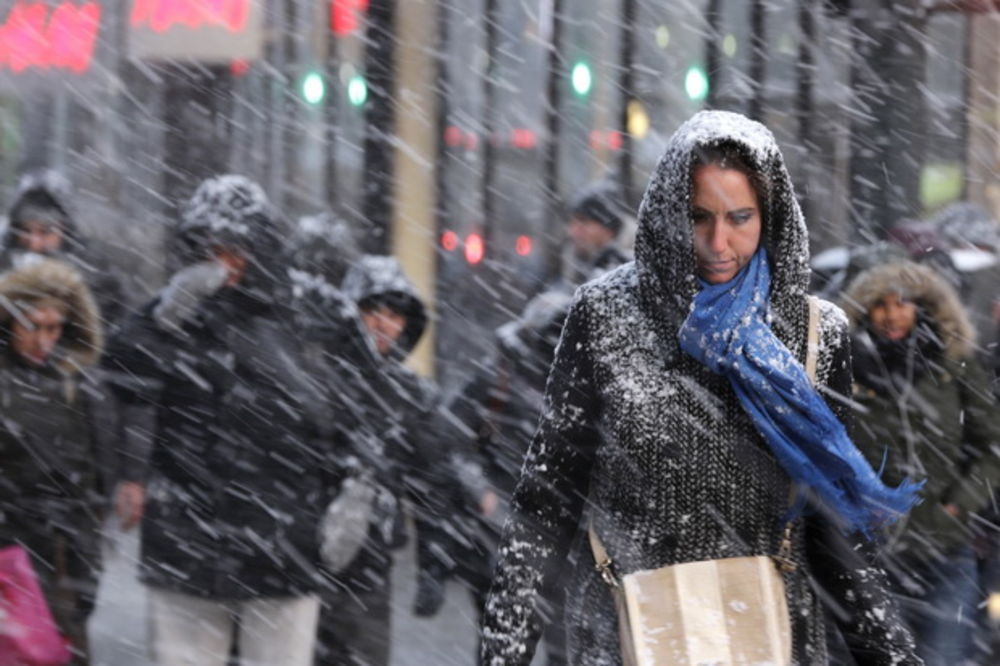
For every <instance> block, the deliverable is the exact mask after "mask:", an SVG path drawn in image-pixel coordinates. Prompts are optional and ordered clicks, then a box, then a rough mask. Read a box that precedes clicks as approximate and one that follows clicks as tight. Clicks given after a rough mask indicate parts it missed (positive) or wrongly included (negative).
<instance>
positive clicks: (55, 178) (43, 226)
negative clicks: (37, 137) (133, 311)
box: [0, 169, 126, 331]
mask: <svg viewBox="0 0 1000 666" xmlns="http://www.w3.org/2000/svg"><path fill="white" fill-rule="evenodd" d="M96 246H97V243H96V242H95V241H93V240H88V239H86V238H85V237H84V233H83V231H82V230H81V229H80V228H79V226H78V224H77V220H76V217H75V208H74V206H73V192H72V187H71V185H70V183H69V181H68V180H67V179H66V177H65V176H63V175H62V174H60V173H59V172H57V171H53V170H51V169H44V170H40V171H32V172H30V173H27V174H25V175H24V177H22V178H21V181H20V183H19V184H18V188H17V192H16V194H15V195H14V203H13V205H12V206H11V208H10V212H9V215H8V219H7V228H6V230H5V232H4V234H3V239H2V242H0V271H6V270H10V269H11V268H16V267H18V266H23V265H25V264H26V263H31V262H32V261H36V260H38V259H39V258H42V257H50V258H54V259H59V260H62V261H64V262H66V263H68V264H70V265H72V266H73V267H74V268H76V269H77V270H78V271H79V272H80V273H81V274H82V275H83V277H84V280H86V282H87V285H88V286H89V287H90V290H91V292H92V293H93V294H94V298H95V299H96V300H97V304H98V307H99V310H100V314H101V317H102V326H103V327H104V328H106V329H108V330H109V331H110V330H113V327H114V326H115V325H116V324H117V323H118V322H119V321H120V320H121V318H122V316H123V315H124V313H125V309H126V308H125V297H124V292H123V290H122V286H121V281H120V280H119V278H118V276H117V275H116V274H115V272H114V271H113V269H111V268H110V264H109V259H108V257H106V256H104V254H105V253H103V252H100V251H99V250H98V249H97V247H96Z"/></svg>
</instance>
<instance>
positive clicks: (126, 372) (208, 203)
mask: <svg viewBox="0 0 1000 666" xmlns="http://www.w3.org/2000/svg"><path fill="white" fill-rule="evenodd" d="M178 238H179V240H180V247H181V248H182V251H183V258H184V260H185V263H187V264H188V266H187V268H185V269H182V271H180V272H178V273H177V274H176V275H175V276H174V278H173V279H172V281H171V284H170V285H168V286H167V287H166V288H165V289H163V290H162V291H161V292H160V294H159V295H158V296H157V297H155V298H154V299H153V301H152V302H150V303H149V304H148V305H146V306H145V307H144V308H142V310H141V311H140V312H138V313H137V314H136V315H134V316H132V317H130V318H129V319H128V320H127V321H126V322H125V324H124V325H123V327H122V330H121V332H120V333H119V334H118V335H117V336H116V337H115V338H114V339H113V340H112V342H111V344H110V348H109V353H108V366H109V368H111V370H113V371H115V372H116V373H117V382H118V383H117V388H118V392H119V395H120V397H121V399H122V400H123V401H125V402H126V403H127V405H128V406H129V409H128V410H127V413H128V414H130V415H131V416H130V419H129V420H130V422H131V424H132V427H133V428H135V429H142V428H147V429H149V430H150V431H151V432H152V433H153V445H152V452H151V455H150V460H149V472H148V482H147V488H146V512H145V516H144V519H143V526H142V544H141V550H142V565H143V567H142V573H141V577H142V579H143V581H144V582H145V583H147V584H149V585H151V586H154V587H158V588H164V589H168V590H172V591H177V592H182V593H186V594H190V595H196V596H202V597H206V598H211V599H216V600H219V599H247V598H256V597H288V596H298V595H302V594H306V593H310V592H313V591H315V590H316V589H317V588H318V587H319V586H320V584H321V577H320V575H319V571H318V565H319V559H318V544H317V535H316V530H317V525H318V524H319V517H320V515H321V514H322V512H323V511H324V509H325V508H326V506H327V504H328V503H329V501H330V499H331V497H332V496H333V494H334V493H335V491H336V489H337V487H338V484H339V482H340V479H341V475H342V472H341V469H340V467H339V463H338V458H339V457H340V456H341V454H342V451H340V450H339V448H338V447H339V446H340V443H341V441H342V438H341V437H342V436H341V433H340V432H339V431H338V430H337V429H336V427H335V424H332V423H331V422H330V415H331V414H332V413H335V412H336V411H337V408H336V406H334V405H331V404H330V403H329V402H328V401H329V397H330V396H329V394H327V393H325V392H324V390H323V386H324V381H325V378H324V367H323V366H322V364H318V363H316V362H307V359H306V358H305V357H304V355H303V353H302V349H301V345H300V344H299V337H298V336H299V332H300V331H298V330H297V328H296V323H297V322H298V321H299V319H298V318H297V317H296V316H295V311H294V310H293V305H294V303H293V301H292V299H291V288H290V285H289V284H288V280H287V266H286V265H285V257H284V255H283V254H282V253H281V250H280V248H281V236H280V230H279V228H278V227H277V220H276V215H275V214H274V212H273V210H272V209H271V208H270V205H269V204H268V202H267V200H266V197H265V196H264V194H263V191H261V189H260V188H259V187H258V186H257V185H256V184H254V183H252V182H250V181H248V180H246V179H244V178H242V177H240V176H222V177H218V178H213V179H210V180H208V181H205V182H204V183H203V184H202V185H201V186H200V187H199V188H198V190H197V191H196V193H195V195H194V197H193V198H192V200H191V202H189V204H188V206H187V207H186V209H185V212H184V217H183V219H182V222H181V225H180V228H179V230H178ZM213 246H224V247H239V248H240V249H241V250H242V251H243V252H244V253H245V254H246V256H247V257H248V260H249V265H248V268H247V272H246V274H245V276H244V278H243V279H242V280H241V281H240V283H239V284H238V285H236V286H234V287H221V284H222V283H221V281H218V282H214V283H211V284H209V285H207V286H206V285H205V284H200V283H199V280H200V279H202V278H203V276H204V279H205V280H208V281H209V282H211V277H210V276H211V270H212V268H213V266H214V267H215V268H218V265H217V264H214V263H213V262H212V261H210V260H209V258H210V256H211V248H212V247H213ZM223 277H224V276H223ZM192 294H195V295H197V296H198V297H197V298H190V297H191V295H192Z"/></svg>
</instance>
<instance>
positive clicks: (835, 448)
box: [482, 111, 920, 666]
mask: <svg viewBox="0 0 1000 666" xmlns="http://www.w3.org/2000/svg"><path fill="white" fill-rule="evenodd" d="M808 281H809V269H808V239H807V234H806V228H805V223H804V220H803V218H802V214H801V212H800V210H799V207H798V204H797V202H796V199H795V196H794V193H793V190H792V185H791V180H790V178H789V176H788V173H787V171H786V170H785V166H784V162H783V159H782V157H781V153H780V151H779V149H778V147H777V144H776V142H775V140H774V137H773V135H772V134H771V132H769V131H768V130H767V129H766V128H764V127H763V126H762V125H760V124H759V123H756V122H753V121H751V120H749V119H747V118H744V117H743V116H740V115H737V114H733V113H726V112H719V111H708V112H701V113H698V114H696V115H695V116H694V117H693V118H692V119H691V120H689V121H688V122H687V123H685V124H684V125H683V126H682V127H681V128H680V129H679V130H678V131H677V132H676V133H675V134H674V135H673V137H672V138H671V139H670V141H669V142H668V144H667V149H666V154H665V155H664V157H663V158H662V159H661V161H660V163H659V166H658V167H657V170H656V172H655V173H654V175H653V177H652V179H651V181H650V184H649V186H648V188H647V191H646V195H645V197H644V199H643V205H642V208H641V209H640V211H639V230H638V235H637V239H636V260H635V262H634V263H633V264H628V265H626V266H624V267H622V268H620V269H618V270H616V271H614V272H612V273H610V274H607V275H605V276H604V277H602V278H599V279H598V280H596V281H594V282H591V283H589V284H587V285H584V286H583V287H581V288H580V289H578V290H577V293H576V296H575V298H574V302H573V304H572V305H571V307H570V311H569V315H568V317H567V319H566V323H565V326H564V327H563V332H562V337H561V340H560V343H559V346H558V348H557V350H556V358H555V363H554V364H553V366H552V371H551V373H550V376H549V380H548V383H547V386H546V393H545V402H544V411H543V414H542V418H541V422H540V424H539V428H538V431H537V433H536V435H535V438H534V440H533V441H532V444H531V447H530V449H529V452H528V456H527V459H526V461H525V464H524V468H523V471H522V474H521V478H520V481H519V482H518V485H517V487H516V489H515V491H514V496H513V499H512V501H511V516H510V519H509V520H508V522H507V526H506V528H505V530H504V535H503V540H502V542H501V546H500V561H499V564H498V566H497V568H496V572H495V578H494V581H493V587H492V589H491V591H490V596H489V599H488V600H487V603H486V609H485V614H484V618H483V623H482V631H483V639H482V640H483V650H482V659H483V663H484V664H491V665H497V666H499V665H504V666H511V665H513V664H528V663H530V662H531V660H532V656H533V653H534V649H535V642H536V640H537V638H538V635H539V633H540V632H541V629H542V623H543V619H542V617H541V614H540V612H539V610H538V607H539V598H540V596H541V594H542V592H543V591H544V590H545V589H546V588H547V587H548V586H549V585H551V584H552V581H553V580H554V579H555V577H556V576H557V575H560V574H561V573H562V572H564V571H569V572H570V574H571V575H572V581H571V583H570V584H569V585H568V586H567V592H566V595H567V604H566V624H567V634H568V641H567V642H568V651H569V661H570V663H574V664H595V665H596V664H617V663H621V661H622V659H623V656H622V654H623V652H622V650H623V648H622V646H624V647H625V648H626V649H627V648H629V647H630V646H631V647H634V645H633V643H632V642H631V641H630V638H629V637H630V636H631V635H632V634H627V633H626V634H625V635H624V636H621V637H620V635H619V622H620V621H621V619H622V618H623V616H621V615H619V613H618V611H617V610H616V605H615V598H616V595H621V594H622V593H623V592H622V588H621V585H622V577H623V576H625V575H629V574H632V573H634V572H638V571H648V570H656V569H660V568H662V567H666V566H669V565H674V564H680V563H695V562H702V561H707V560H711V561H714V562H715V565H713V568H714V567H715V566H721V564H720V563H724V562H726V560H727V559H729V558H739V557H741V556H745V557H761V558H765V559H762V560H759V561H760V562H762V564H766V571H765V570H764V567H761V568H758V569H755V571H757V572H759V573H758V576H760V577H762V578H761V580H763V577H766V576H768V575H769V576H770V577H771V578H772V579H773V578H775V577H778V576H780V578H781V581H782V587H783V588H784V599H783V600H784V601H786V602H787V610H788V614H787V616H785V619H784V620H782V619H781V618H780V617H779V616H781V615H782V613H781V611H780V608H781V607H782V606H783V604H781V601H780V600H779V601H776V602H775V603H773V604H770V605H769V606H768V607H767V608H771V609H775V610H774V612H773V615H772V616H771V617H772V618H773V621H774V624H770V625H768V626H771V627H772V628H774V627H777V628H778V630H779V631H781V630H787V631H788V632H789V635H790V639H789V641H790V643H782V645H784V646H785V648H784V649H788V650H790V651H791V655H790V656H789V661H790V663H797V664H810V665H812V664H825V663H828V661H829V659H828V654H827V645H826V635H825V629H824V625H825V622H826V617H827V616H826V613H825V612H824V604H823V603H822V600H823V599H828V600H830V601H835V602H837V604H838V608H839V609H840V610H843V611H845V612H843V613H841V614H838V615H834V616H832V618H835V619H836V620H837V621H838V623H839V624H840V626H841V628H842V630H843V631H844V634H845V637H846V638H847V640H848V643H849V645H850V647H851V648H852V652H853V654H854V656H855V658H856V659H857V660H858V662H859V663H860V664H888V663H894V664H919V663H920V661H919V659H918V658H917V657H916V656H915V655H914V653H913V646H912V639H911V637H910V635H909V633H908V632H907V630H906V629H905V627H904V626H903V625H902V624H901V623H899V622H898V619H897V617H896V609H895V606H894V605H893V603H892V600H891V598H890V597H889V595H888V591H887V590H886V588H885V586H884V584H883V575H882V573H881V572H880V571H879V570H878V569H875V568H873V567H872V566H871V565H870V563H869V562H868V561H867V558H865V557H863V556H862V555H863V551H860V550H858V549H856V548H855V547H854V545H855V544H854V540H853V539H850V540H849V539H847V538H845V537H844V536H843V534H842V531H841V530H844V531H849V532H850V531H853V530H861V531H864V530H869V529H871V528H872V527H873V526H874V525H876V524H878V523H879V522H880V521H882V520H887V519H891V518H892V517H894V516H896V515H898V514H899V513H900V512H903V511H905V509H906V508H908V506H909V505H910V504H911V503H912V502H913V501H914V500H915V497H914V495H913V488H912V487H911V486H907V487H904V488H901V489H895V490H893V489H889V488H886V487H884V486H883V485H882V484H881V482H880V481H879V480H878V479H877V477H876V475H875V472H874V471H873V470H872V469H871V468H870V467H869V466H868V465H867V464H865V463H864V461H863V459H862V457H861V454H860V453H859V452H858V451H857V449H856V448H855V447H854V445H853V444H852V443H851V442H850V440H849V439H848V438H847V436H846V432H845V430H844V427H843V426H842V425H841V423H840V419H842V418H843V417H844V415H845V410H844V408H843V406H842V401H840V400H836V399H834V398H833V397H832V396H835V395H836V394H838V393H839V394H842V395H846V394H848V393H849V391H850V354H849V351H850V350H849V341H848V338H847V331H846V322H845V320H844V318H843V314H842V313H841V312H840V310H839V309H837V308H836V307H835V306H833V305H831V304H829V303H825V302H820V303H813V305H814V306H815V307H811V306H810V302H809V300H808V298H807V296H806V292H805V289H806V286H807V285H808ZM810 311H812V312H814V313H816V315H817V316H816V317H815V318H813V317H811V316H810ZM811 320H812V321H815V322H817V325H816V326H815V327H814V326H813V325H812V324H810V321H811ZM810 331H815V334H816V336H817V337H818V339H817V340H816V345H815V347H813V349H814V350H815V353H814V354H812V353H809V352H808V342H807V341H808V338H809V337H810ZM809 357H812V358H813V359H814V360H815V377H816V381H817V383H818V385H819V386H820V387H822V390H823V391H824V393H825V394H827V395H829V396H831V398H830V400H829V403H827V402H825V401H824V399H823V398H822V397H821V396H820V394H819V393H818V392H817V390H816V389H814V388H813V387H812V385H811V384H810V379H809V375H808V374H807V369H804V367H803V365H804V363H806V362H807V361H808V358H809ZM779 391H780V393H779ZM795 490H798V491H800V492H798V493H797V494H796V495H795V496H794V497H796V498H798V499H796V500H795V501H792V492H793V491H795ZM807 509H808V510H807ZM803 512H805V513H804V514H803ZM790 518H791V519H793V520H792V521H791V522H789V519H790ZM581 523H582V524H581ZM588 524H589V527H590V530H589V531H590V535H589V538H588V536H583V535H581V534H580V533H581V532H587V531H588V529H587V526H588ZM581 528H582V529H581ZM588 541H589V542H590V543H589V544H588ZM598 544H603V545H602V546H601V547H600V549H599V548H598ZM571 548H572V556H571V559H570V560H568V561H567V559H566V557H567V554H568V553H569V552H570V550H571ZM598 550H603V551H606V552H605V553H604V554H603V555H602V554H599V553H598ZM775 557H780V558H781V560H780V561H781V562H783V563H784V565H783V567H784V568H783V569H782V571H783V572H784V573H783V574H778V573H776V570H775V569H774V567H775V566H776V565H775V564H774V563H773V561H766V560H767V559H771V558H775ZM755 561H757V560H755ZM602 572H603V573H602ZM631 580H633V581H635V582H636V584H638V585H642V583H641V582H639V578H633V579H631ZM647 580H650V581H655V580H663V579H662V578H655V577H653V578H648V579H647ZM703 580H704V579H700V581H701V582H700V581H699V580H688V581H686V582H685V584H684V587H685V589H686V588H687V587H692V588H696V589H699V590H700V589H703V588H704V587H705V584H704V582H703ZM616 585H617V586H618V587H615V586H616ZM678 587H680V585H678ZM769 589H773V588H769ZM642 591H643V592H644V593H645V594H644V595H642V598H641V599H638V598H637V597H635V596H632V597H631V599H632V600H636V601H637V602H639V603H646V602H650V603H651V602H652V601H653V600H657V599H664V598H666V597H667V594H666V592H667V591H668V590H666V588H665V587H664V588H663V589H647V588H643V589H642ZM619 598H620V597H619ZM738 602H739V599H735V600H733V602H732V603H733V604H734V605H732V606H731V607H730V608H732V610H734V611H735V614H730V612H729V610H730V608H725V609H716V611H715V613H714V614H713V613H712V612H708V613H707V616H706V617H708V616H712V617H716V616H718V617H722V616H724V617H725V618H726V621H727V622H732V621H735V620H737V619H739V617H740V614H741V613H742V612H743V611H744V610H746V609H745V607H741V606H740V605H739V603H738ZM754 610H755V612H757V611H758V610H759V612H761V613H762V614H763V613H764V612H766V609H765V608H760V609H757V608H756V605H755V607H754ZM643 617H644V618H647V619H648V617H649V616H643ZM684 618H685V619H693V618H689V616H688V615H687V613H686V609H685V616H684ZM681 624H683V622H682V623H681ZM764 625H765V622H764V621H763V620H761V621H760V622H759V623H758V626H759V627H760V629H761V632H762V634H763V632H764V628H765V627H764ZM676 628H677V627H675V626H670V627H668V626H659V625H638V626H635V627H634V629H635V631H645V632H646V635H647V636H648V639H647V640H646V642H644V643H642V644H641V645H639V646H638V649H641V650H643V651H647V652H648V651H650V650H659V651H660V657H661V659H662V660H663V661H664V662H665V663H673V661H678V662H680V661H682V660H686V659H688V658H689V656H688V654H687V652H686V649H685V646H686V645H688V639H687V637H686V636H682V637H681V638H680V639H679V640H678V641H676V642H669V641H667V640H666V639H665V638H664V636H665V635H666V633H664V632H668V631H673V630H674V629H676ZM726 630H727V629H726V627H725V626H723V623H722V622H719V623H717V624H715V625H714V626H713V627H712V629H711V635H713V636H715V635H718V634H724V633H725V632H726ZM705 631H709V629H708V628H707V627H706V628H705ZM748 633H756V632H754V631H753V630H752V629H750V628H749V627H748ZM674 635H676V634H674ZM702 635H704V634H702ZM742 639H743V640H745V641H749V640H752V639H753V636H750V635H744V636H742ZM690 641H691V642H692V643H694V644H699V645H701V644H703V643H701V642H699V639H698V638H697V637H694V636H692V637H691V639H690ZM770 645H774V643H771V644H770ZM729 647H733V646H732V644H731V643H726V648H725V649H727V650H728V649H729ZM665 652H666V653H670V654H664V653H665ZM675 652H676V654H675ZM770 652H772V651H771V650H769V653H770ZM713 658H714V657H713ZM741 658H742V659H744V660H746V661H748V662H749V661H751V659H749V658H748V657H747V656H746V654H744V656H743V657H739V655H734V656H733V659H734V661H739V660H740V659H741ZM775 658H776V657H775ZM692 659H693V657H692ZM769 659H770V657H769Z"/></svg>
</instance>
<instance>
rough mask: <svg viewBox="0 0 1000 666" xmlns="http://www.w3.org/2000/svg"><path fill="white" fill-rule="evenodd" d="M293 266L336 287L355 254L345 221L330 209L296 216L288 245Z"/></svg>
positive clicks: (351, 235) (354, 246) (356, 249)
mask: <svg viewBox="0 0 1000 666" xmlns="http://www.w3.org/2000/svg"><path fill="white" fill-rule="evenodd" d="M289 252H290V255H291V260H292V266H293V267H294V268H295V269H296V270H299V271H302V272H304V273H308V274H310V275H314V276H318V277H320V278H322V279H323V280H325V281H326V282H328V283H329V284H331V285H333V286H334V287H339V286H340V283H341V282H342V281H343V279H344V276H345V275H346V274H347V271H348V269H349V268H350V267H351V264H353V263H354V262H355V261H357V258H358V254H359V252H358V245H357V243H356V241H355V240H354V235H353V234H352V233H351V228H350V227H349V226H348V224H347V222H346V221H344V220H343V219H341V218H339V217H338V216H336V215H335V214H333V213H332V212H324V213H320V214H318V215H307V216H305V217H301V218H299V221H298V224H296V226H295V233H294V234H293V235H292V242H291V247H290V250H289Z"/></svg>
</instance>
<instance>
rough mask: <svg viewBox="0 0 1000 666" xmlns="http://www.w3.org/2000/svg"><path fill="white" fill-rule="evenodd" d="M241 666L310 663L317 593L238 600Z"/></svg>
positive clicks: (316, 618) (297, 665)
mask: <svg viewBox="0 0 1000 666" xmlns="http://www.w3.org/2000/svg"><path fill="white" fill-rule="evenodd" d="M239 617H240V620H239V623H240V630H239V644H240V656H241V662H240V663H241V666H311V664H312V663H313V650H314V649H315V646H316V625H317V623H318V621H319V599H318V598H317V597H311V596H310V597H297V598H296V597H292V598H280V599H255V600H253V601H245V602H243V603H242V604H240V615H239Z"/></svg>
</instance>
